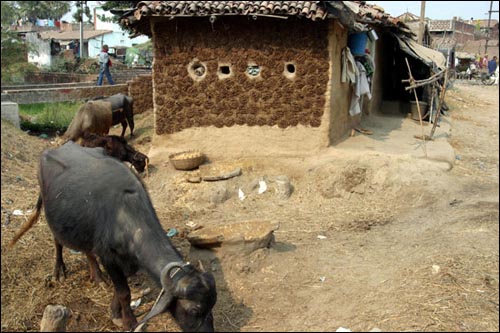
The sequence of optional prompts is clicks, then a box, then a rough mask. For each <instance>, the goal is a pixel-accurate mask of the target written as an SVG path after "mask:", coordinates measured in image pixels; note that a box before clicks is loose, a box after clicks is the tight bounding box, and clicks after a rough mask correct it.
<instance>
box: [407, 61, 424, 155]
mask: <svg viewBox="0 0 500 333" xmlns="http://www.w3.org/2000/svg"><path fill="white" fill-rule="evenodd" d="M405 60H406V66H408V75H410V83H412V82H414V79H413V76H412V75H411V69H410V64H409V63H408V58H405ZM413 94H414V95H415V101H416V102H417V111H418V120H419V121H420V128H421V130H422V141H424V146H423V149H424V155H425V157H426V158H427V146H426V144H425V139H426V137H425V135H424V124H423V123H422V113H420V104H419V103H418V97H417V90H416V89H414V88H413Z"/></svg>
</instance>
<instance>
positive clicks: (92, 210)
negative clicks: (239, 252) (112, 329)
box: [11, 141, 217, 331]
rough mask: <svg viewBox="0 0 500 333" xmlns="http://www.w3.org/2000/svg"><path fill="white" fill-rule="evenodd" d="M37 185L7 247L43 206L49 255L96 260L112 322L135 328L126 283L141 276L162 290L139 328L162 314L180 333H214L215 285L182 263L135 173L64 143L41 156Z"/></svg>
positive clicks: (100, 152) (208, 276)
mask: <svg viewBox="0 0 500 333" xmlns="http://www.w3.org/2000/svg"><path fill="white" fill-rule="evenodd" d="M38 179H39V183H40V192H41V193H40V195H39V199H38V202H37V205H36V210H35V212H34V213H33V216H32V217H31V218H30V219H29V220H28V222H27V223H26V224H25V225H23V226H22V227H21V229H20V231H19V232H18V233H17V234H16V236H15V237H14V239H13V241H12V242H11V246H12V245H13V244H14V243H15V241H16V240H17V239H19V237H21V236H22V234H23V233H24V232H26V231H27V230H28V229H29V228H31V226H32V225H33V224H34V223H35V222H36V221H37V220H38V216H39V215H40V211H41V209H42V205H43V208H44V209H45V215H46V219H47V224H48V225H49V227H50V229H51V231H52V234H53V236H54V241H55V244H56V253H58V252H57V248H58V247H59V248H62V246H66V247H68V248H71V249H74V250H77V251H81V252H84V253H86V254H87V256H90V257H92V256H97V257H99V259H100V260H101V262H102V264H103V266H104V268H105V269H106V271H107V273H108V274H109V276H110V278H111V280H112V282H113V285H114V295H113V299H112V302H111V317H112V319H113V322H115V323H117V324H118V323H121V324H122V325H123V327H124V328H125V329H133V328H134V327H136V325H137V320H136V318H135V316H134V314H133V312H132V309H131V308H130V298H131V296H130V289H129V286H128V283H127V277H128V276H130V275H132V274H134V273H135V272H137V271H138V270H139V269H143V270H144V271H146V272H147V273H148V274H149V275H150V276H151V277H152V278H153V280H154V281H155V282H156V283H157V284H158V285H160V286H161V287H162V291H161V293H160V296H159V297H158V298H157V301H156V303H155V304H154V306H153V308H152V309H151V311H150V313H149V314H148V315H147V316H146V317H145V318H144V319H143V321H142V322H141V323H143V322H144V321H145V320H149V319H150V318H152V317H154V316H156V315H158V314H160V313H163V312H165V311H167V310H168V311H170V313H171V314H172V316H173V317H174V318H175V320H176V321H177V323H178V324H179V325H180V327H181V328H182V330H183V331H213V317H212V308H213V306H214V305H215V303H216V300H217V292H216V286H215V279H214V277H213V275H212V274H211V273H208V272H200V271H198V270H197V269H196V268H194V267H193V266H192V265H190V264H189V263H185V262H184V260H183V258H182V256H181V254H180V253H179V252H178V251H177V250H176V249H175V247H173V246H172V244H171V242H170V240H169V238H168V237H167V236H166V232H165V230H164V229H163V228H162V226H161V225H160V222H159V220H158V217H157V215H156V212H155V210H154V208H153V206H152V203H151V200H150V198H149V195H148V193H147V191H146V189H145V187H144V185H143V184H142V182H141V180H140V178H139V177H138V176H137V175H136V174H135V173H134V172H132V171H131V170H130V169H129V168H127V167H126V166H125V165H124V164H123V163H121V162H120V161H118V160H117V159H115V158H112V157H109V156H106V155H105V154H104V150H103V149H102V148H86V147H81V146H80V145H78V144H75V143H74V142H72V141H68V142H67V143H65V144H64V145H62V146H61V147H59V148H57V149H50V150H46V151H44V152H43V154H42V157H41V160H40V164H39V172H38ZM61 253H62V252H61ZM58 259H61V262H62V256H61V258H58ZM89 259H90V258H89ZM59 264H60V263H59ZM57 265H58V263H57V262H56V268H57Z"/></svg>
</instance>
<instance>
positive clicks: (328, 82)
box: [112, 1, 432, 155]
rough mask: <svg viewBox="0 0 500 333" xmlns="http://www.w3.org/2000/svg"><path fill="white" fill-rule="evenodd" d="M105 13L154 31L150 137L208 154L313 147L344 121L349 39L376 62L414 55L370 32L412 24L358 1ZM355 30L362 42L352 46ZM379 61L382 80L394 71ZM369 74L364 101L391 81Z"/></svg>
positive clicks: (167, 5)
mask: <svg viewBox="0 0 500 333" xmlns="http://www.w3.org/2000/svg"><path fill="white" fill-rule="evenodd" d="M112 12H113V13H114V14H116V15H119V16H120V24H121V25H122V26H123V27H124V28H126V29H128V30H129V31H131V32H132V34H135V35H139V34H145V35H148V36H150V37H152V41H153V45H154V46H153V47H154V61H153V76H152V79H153V102H154V119H155V124H154V127H155V138H154V139H153V143H154V145H155V146H164V147H167V148H168V147H171V146H172V145H173V143H174V142H175V143H176V144H177V146H176V147H175V148H181V147H185V148H197V149H203V150H204V151H206V152H216V151H219V152H220V151H221V150H231V151H238V152H241V153H245V154H264V155H265V154H266V152H270V151H273V152H276V151H279V152H280V153H284V154H286V153H287V152H297V151H299V152H304V153H309V152H314V151H317V150H319V149H321V148H324V147H327V146H329V145H332V144H335V143H337V142H339V141H340V140H342V139H343V138H345V137H346V134H347V133H348V132H349V131H350V128H351V122H352V119H351V116H350V113H349V109H350V106H351V101H352V94H353V85H352V84H351V83H352V82H349V80H348V79H346V76H348V74H349V68H348V67H349V64H348V63H349V59H352V57H351V56H352V54H350V53H351V52H349V54H350V55H349V54H348V53H347V52H346V51H347V50H348V49H347V48H346V47H347V46H348V45H350V46H351V48H350V49H352V48H354V47H356V48H357V49H360V50H361V51H359V50H358V51H357V54H355V52H354V49H353V50H352V51H353V52H352V53H353V54H354V55H356V56H368V55H370V54H371V55H370V58H371V61H375V63H377V62H379V63H380V62H381V61H383V59H384V58H383V57H382V56H381V55H380V56H379V55H378V54H379V53H380V54H383V52H388V53H391V52H392V53H393V50H394V47H401V45H404V46H403V48H404V49H405V50H406V51H407V52H410V53H411V54H412V55H413V56H415V52H414V51H412V50H411V47H410V46H408V44H407V42H405V41H404V40H403V39H399V42H398V39H396V37H392V38H393V42H392V44H390V45H389V44H387V43H386V46H387V49H386V50H384V49H383V48H380V47H379V46H377V34H376V33H374V32H371V33H368V34H367V32H369V31H370V30H374V29H377V30H378V31H379V32H380V33H381V34H382V35H384V34H385V33H387V34H394V36H400V37H401V38H406V37H407V38H409V37H410V36H411V31H410V30H409V29H408V28H407V27H406V26H405V25H404V23H402V22H399V21H398V20H397V19H394V20H392V19H391V17H390V15H388V14H386V13H384V12H383V10H382V9H379V8H377V7H373V6H368V5H365V4H363V3H357V2H346V1H216V2H212V1H187V2H186V1H143V2H140V3H138V5H137V7H136V8H131V9H130V10H114V11H112ZM359 33H362V34H364V42H363V44H362V45H361V47H360V46H359V45H351V42H352V39H353V38H352V37H353V36H355V35H357V34H359ZM362 37H363V36H362ZM368 37H371V38H368ZM405 43H406V44H405ZM400 44H401V45H400ZM350 49H349V50H350ZM366 50H368V51H367V52H365V51H366ZM370 50H371V52H370ZM348 56H349V57H348ZM377 57H380V58H379V59H377ZM347 58H349V59H347ZM391 59H393V58H391ZM420 60H421V59H420ZM431 62H432V61H431ZM351 66H356V65H355V64H354V63H351ZM372 67H377V66H372ZM380 67H381V68H384V66H382V65H380ZM385 67H386V68H385V70H387V71H388V72H386V74H389V75H387V76H386V77H385V78H386V79H388V80H398V79H400V77H397V78H396V77H394V75H391V74H390V73H391V72H393V68H391V67H390V65H387V66H385ZM351 69H352V68H351ZM377 72H379V73H378V74H377ZM370 74H371V75H373V79H374V80H373V83H374V84H377V85H379V87H378V88H376V87H372V90H373V93H374V95H373V98H372V101H375V103H369V104H368V105H366V107H367V108H373V107H374V106H372V104H373V105H380V103H381V101H382V99H383V90H384V89H392V88H393V86H394V82H393V83H392V86H391V84H384V83H383V81H384V76H383V75H382V73H381V72H380V71H379V70H378V69H377V70H375V68H372V73H370ZM406 77H407V76H406ZM391 82H392V81H391ZM400 82H401V81H400V80H399V84H401V83H400ZM384 85H385V86H386V87H384ZM366 103H367V101H365V104H366ZM229 148H232V149H229Z"/></svg>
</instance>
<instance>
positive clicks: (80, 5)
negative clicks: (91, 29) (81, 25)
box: [73, 1, 92, 23]
mask: <svg viewBox="0 0 500 333" xmlns="http://www.w3.org/2000/svg"><path fill="white" fill-rule="evenodd" d="M75 5H76V12H75V13H74V14H73V19H74V20H75V21H76V22H80V21H81V20H82V19H83V15H84V16H86V17H87V22H89V23H92V14H91V13H90V8H89V6H88V5H87V1H75ZM82 13H83V15H82Z"/></svg>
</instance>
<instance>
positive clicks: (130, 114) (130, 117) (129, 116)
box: [127, 110, 134, 139]
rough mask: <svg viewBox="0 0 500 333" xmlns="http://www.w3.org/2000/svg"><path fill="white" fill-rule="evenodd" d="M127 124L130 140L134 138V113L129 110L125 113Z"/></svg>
mask: <svg viewBox="0 0 500 333" xmlns="http://www.w3.org/2000/svg"><path fill="white" fill-rule="evenodd" d="M127 122H128V125H129V126H130V138H131V139H132V138H133V137H134V111H132V110H129V111H128V112H127Z"/></svg>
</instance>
